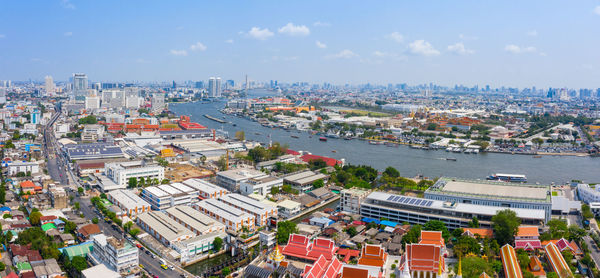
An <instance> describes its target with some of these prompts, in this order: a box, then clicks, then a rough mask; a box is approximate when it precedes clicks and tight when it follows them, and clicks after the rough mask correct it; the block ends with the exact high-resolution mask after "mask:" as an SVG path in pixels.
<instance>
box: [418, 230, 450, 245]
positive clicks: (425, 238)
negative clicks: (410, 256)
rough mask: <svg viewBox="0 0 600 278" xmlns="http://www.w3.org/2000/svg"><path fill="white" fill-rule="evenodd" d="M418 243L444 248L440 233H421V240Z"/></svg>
mask: <svg viewBox="0 0 600 278" xmlns="http://www.w3.org/2000/svg"><path fill="white" fill-rule="evenodd" d="M419 243H421V244H434V245H438V246H442V247H443V246H445V243H444V238H443V237H442V232H441V231H421V240H420V241H419Z"/></svg>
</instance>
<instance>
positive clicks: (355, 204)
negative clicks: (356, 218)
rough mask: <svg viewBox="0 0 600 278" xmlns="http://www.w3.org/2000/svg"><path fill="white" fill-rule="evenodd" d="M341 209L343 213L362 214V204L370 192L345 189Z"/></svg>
mask: <svg viewBox="0 0 600 278" xmlns="http://www.w3.org/2000/svg"><path fill="white" fill-rule="evenodd" d="M341 193H342V194H341V195H342V196H341V199H340V207H341V209H342V211H345V212H349V213H356V214H358V213H360V204H361V203H362V202H363V200H364V199H365V198H366V197H367V196H368V195H369V191H366V190H361V189H357V188H350V189H344V190H342V192H341Z"/></svg>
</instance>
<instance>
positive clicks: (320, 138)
mask: <svg viewBox="0 0 600 278" xmlns="http://www.w3.org/2000/svg"><path fill="white" fill-rule="evenodd" d="M319 141H322V142H327V138H326V137H319Z"/></svg>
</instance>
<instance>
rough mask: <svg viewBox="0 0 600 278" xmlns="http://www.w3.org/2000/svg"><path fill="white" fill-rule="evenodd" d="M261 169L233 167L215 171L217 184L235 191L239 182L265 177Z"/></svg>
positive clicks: (238, 187)
mask: <svg viewBox="0 0 600 278" xmlns="http://www.w3.org/2000/svg"><path fill="white" fill-rule="evenodd" d="M266 176H267V175H266V174H265V173H263V172H261V171H258V170H254V169H234V170H228V171H222V172H218V173H217V185H219V186H221V187H224V188H225V189H227V190H229V191H231V192H237V191H238V190H239V189H240V184H241V183H242V182H244V181H247V180H249V179H254V178H260V177H266Z"/></svg>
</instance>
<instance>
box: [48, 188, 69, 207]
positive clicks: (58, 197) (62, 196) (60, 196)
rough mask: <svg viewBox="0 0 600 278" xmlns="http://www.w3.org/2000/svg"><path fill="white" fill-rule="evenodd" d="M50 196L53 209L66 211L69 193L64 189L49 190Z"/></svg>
mask: <svg viewBox="0 0 600 278" xmlns="http://www.w3.org/2000/svg"><path fill="white" fill-rule="evenodd" d="M48 195H50V201H51V202H52V207H53V208H55V209H64V208H66V207H67V203H68V200H69V198H68V196H67V192H66V191H65V189H64V188H62V187H54V188H50V190H48Z"/></svg>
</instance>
